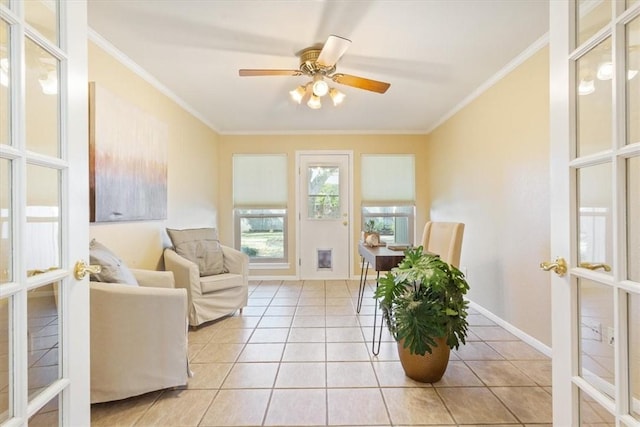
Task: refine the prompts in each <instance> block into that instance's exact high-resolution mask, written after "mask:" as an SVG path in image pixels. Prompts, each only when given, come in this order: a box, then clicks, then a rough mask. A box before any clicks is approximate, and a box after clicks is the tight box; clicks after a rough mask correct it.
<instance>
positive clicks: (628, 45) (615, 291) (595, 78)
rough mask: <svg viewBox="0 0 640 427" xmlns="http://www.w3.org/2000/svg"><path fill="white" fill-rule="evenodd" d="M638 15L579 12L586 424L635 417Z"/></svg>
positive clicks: (576, 78)
mask: <svg viewBox="0 0 640 427" xmlns="http://www.w3.org/2000/svg"><path fill="white" fill-rule="evenodd" d="M628 9H632V11H633V12H630V11H629V10H628ZM638 15H640V5H638V4H635V5H633V4H631V2H627V3H626V4H625V3H623V2H613V1H602V2H592V1H586V0H585V1H579V2H577V5H576V8H575V10H574V15H573V16H574V20H575V23H576V36H577V37H576V40H577V44H576V45H575V46H573V52H570V54H569V58H570V59H571V60H572V61H573V64H574V69H575V73H574V75H573V85H574V86H573V87H574V91H573V93H574V94H575V95H574V99H573V102H572V103H570V106H571V107H572V108H573V111H572V113H573V114H570V117H571V116H573V117H575V123H574V124H573V134H574V135H575V139H574V140H573V141H572V147H571V152H572V153H574V155H573V157H572V159H571V160H570V163H569V166H570V168H571V171H572V172H571V176H572V177H573V179H574V185H573V186H572V188H573V194H572V196H571V199H572V200H573V203H572V206H574V207H573V221H572V223H573V224H574V227H575V229H574V231H575V232H574V233H573V235H574V236H575V241H574V242H573V245H572V247H574V248H575V253H574V254H573V256H572V257H571V259H572V260H574V261H573V262H571V267H573V268H571V270H570V276H571V284H572V286H573V287H574V289H575V292H574V293H573V295H575V301H573V302H572V304H575V307H576V308H577V310H575V313H576V316H577V318H576V319H574V324H575V325H576V327H575V333H576V334H577V336H578V339H577V340H575V342H576V344H577V345H578V348H577V349H575V352H574V354H575V355H576V360H574V365H575V369H574V370H573V371H574V372H576V373H577V375H576V376H574V377H573V386H574V388H575V389H577V393H574V396H577V397H578V399H577V400H578V402H577V406H578V411H577V413H578V414H579V417H580V419H579V424H580V425H592V424H594V423H595V424H598V423H602V424H603V425H616V423H618V424H617V425H631V424H632V423H633V422H634V421H633V420H634V419H635V420H638V407H639V404H640V401H639V400H638V394H639V393H638V390H640V377H639V376H638V354H640V347H639V346H640V340H638V330H639V329H640V325H639V324H638V322H639V321H640V318H639V317H638V300H639V299H640V274H638V263H640V261H639V260H640V246H639V242H640V240H639V239H640V238H639V237H638V236H639V230H640V229H639V228H638V218H640V213H639V212H640V210H639V209H638V206H639V203H640V201H639V199H640V191H639V189H640V187H639V185H640V184H639V182H640V176H639V171H638V164H639V162H640V143H639V140H638V132H639V129H638V127H639V123H640V116H639V114H640V113H639V112H638V102H639V101H638V98H639V97H640V86H638V80H639V79H640V76H639V75H638V74H639V73H638V65H637V62H636V61H637V58H636V55H637V52H636V51H637V49H638V46H639V45H640V42H639V40H638V39H639V38H640V24H639V22H640V17H638ZM554 392H555V390H554ZM629 423H631V424H629Z"/></svg>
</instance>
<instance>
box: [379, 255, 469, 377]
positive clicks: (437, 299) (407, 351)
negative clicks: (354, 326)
mask: <svg viewBox="0 0 640 427" xmlns="http://www.w3.org/2000/svg"><path fill="white" fill-rule="evenodd" d="M468 290H469V284H468V283H467V281H466V279H465V277H464V274H463V273H462V272H461V271H460V270H458V269H457V268H456V267H454V266H452V265H450V264H447V263H446V262H444V261H443V260H441V259H440V258H439V257H438V256H437V255H433V254H430V253H425V252H424V251H423V248H422V246H420V247H417V248H409V249H407V250H406V251H405V257H404V259H403V260H402V261H401V262H400V264H398V266H397V267H395V268H393V269H392V270H391V271H390V272H388V273H387V274H386V275H385V276H384V277H382V278H381V279H380V280H379V286H378V288H377V289H376V292H375V297H376V298H377V299H379V301H380V308H381V309H382V314H383V317H384V319H385V321H386V323H387V326H388V328H389V331H390V332H391V334H392V335H393V337H394V338H395V339H396V341H397V342H398V351H399V353H400V361H401V362H402V366H403V367H404V368H405V372H406V373H407V375H408V376H409V377H411V378H414V379H416V380H418V381H424V382H435V381H438V380H439V379H440V378H441V377H442V375H443V374H444V371H445V370H446V366H447V362H448V360H449V352H450V349H452V348H456V349H457V348H458V346H459V345H460V344H461V343H462V344H464V343H465V339H466V336H467V330H468V323H467V320H466V318H467V308H468V302H467V301H466V300H465V299H464V295H465V294H466V293H467V291H468ZM436 351H437V352H438V355H437V356H436V355H435V352H436ZM427 353H428V354H427ZM425 355H426V356H425ZM420 356H422V357H423V358H425V357H426V359H427V361H429V360H430V361H433V360H434V359H436V361H439V363H440V365H442V364H444V366H438V367H436V368H433V369H431V368H429V367H424V366H422V367H420V368H419V369H420V373H416V372H415V371H416V369H418V368H417V367H411V369H408V366H407V365H408V364H416V363H417V364H422V363H423V358H421V357H420ZM403 357H404V359H406V360H403ZM410 371H411V372H410Z"/></svg>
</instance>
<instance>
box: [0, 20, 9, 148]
mask: <svg viewBox="0 0 640 427" xmlns="http://www.w3.org/2000/svg"><path fill="white" fill-rule="evenodd" d="M9 54H10V51H9V24H8V23H7V22H5V21H3V20H2V19H0V144H5V145H9V144H10V143H11V122H10V120H11V105H10V103H9V83H10V82H9V76H10V75H11V69H10V67H9Z"/></svg>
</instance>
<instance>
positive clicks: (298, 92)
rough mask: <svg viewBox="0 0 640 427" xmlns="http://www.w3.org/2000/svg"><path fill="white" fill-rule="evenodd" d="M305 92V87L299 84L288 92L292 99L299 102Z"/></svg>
mask: <svg viewBox="0 0 640 427" xmlns="http://www.w3.org/2000/svg"><path fill="white" fill-rule="evenodd" d="M306 93H307V87H306V86H302V85H301V86H298V87H297V88H295V89H294V90H292V91H291V92H289V95H291V99H293V100H294V101H295V102H297V103H298V104H300V103H301V102H302V98H304V95H305V94H306Z"/></svg>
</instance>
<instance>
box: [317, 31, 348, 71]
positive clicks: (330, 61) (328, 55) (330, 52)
mask: <svg viewBox="0 0 640 427" xmlns="http://www.w3.org/2000/svg"><path fill="white" fill-rule="evenodd" d="M350 44H351V40H349V39H345V38H344V37H340V36H334V35H333V34H332V35H330V36H329V37H328V38H327V41H326V43H325V44H324V47H323V48H322V50H321V51H320V55H318V59H317V60H316V62H317V63H318V65H321V66H323V67H332V66H334V65H335V63H336V62H338V60H339V59H340V58H341V57H342V55H344V53H345V52H346V51H347V49H348V48H349V45H350Z"/></svg>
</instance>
